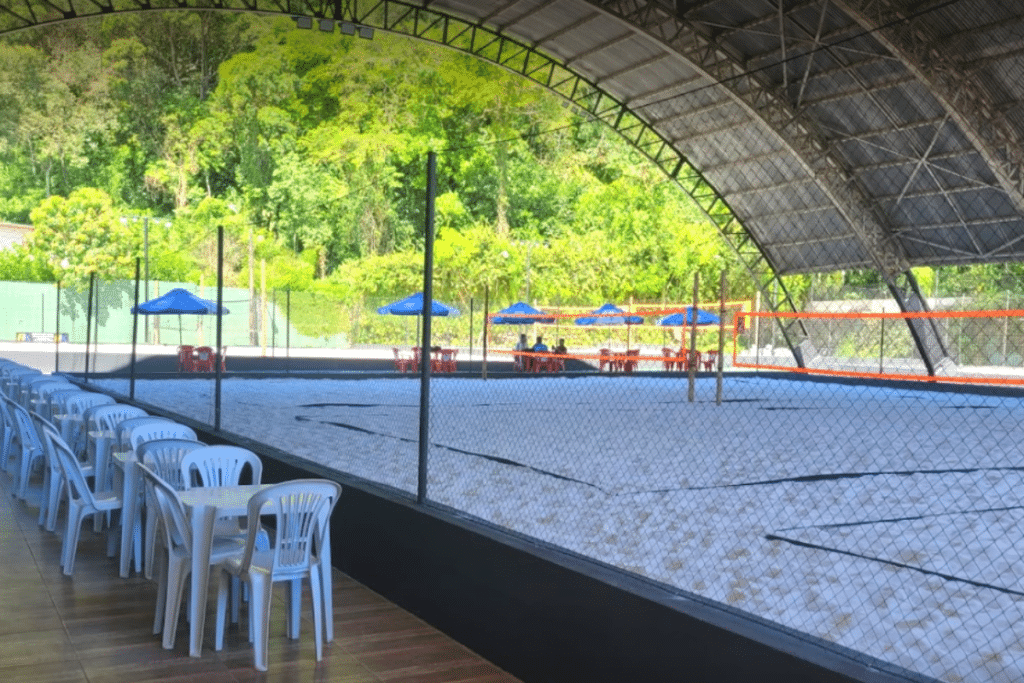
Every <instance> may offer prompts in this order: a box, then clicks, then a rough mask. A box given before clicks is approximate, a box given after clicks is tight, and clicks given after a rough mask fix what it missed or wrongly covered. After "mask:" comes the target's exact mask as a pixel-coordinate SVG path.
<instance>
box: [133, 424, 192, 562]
mask: <svg viewBox="0 0 1024 683" xmlns="http://www.w3.org/2000/svg"><path fill="white" fill-rule="evenodd" d="M205 445H206V444H204V443H202V442H200V441H191V440H189V439H157V440H155V441H147V442H145V443H143V444H140V445H139V448H138V451H137V452H136V455H137V457H138V461H139V462H140V463H142V464H143V465H145V466H146V467H147V468H149V470H150V471H152V472H153V473H154V474H156V476H158V477H160V478H161V479H163V480H164V481H165V482H167V483H168V484H169V485H170V486H171V488H173V489H174V490H176V491H181V490H183V489H184V488H185V486H184V485H183V484H182V481H181V459H182V458H184V457H185V455H187V454H188V453H190V452H191V451H194V450H196V449H197V448H203V447H204V446H205ZM148 493H149V491H148V489H147V496H146V503H145V507H146V531H145V553H146V554H145V560H144V561H143V563H142V566H143V569H144V571H145V576H146V578H147V579H152V578H153V562H154V559H155V556H156V530H157V526H158V522H159V518H160V511H159V509H158V508H157V505H156V501H155V500H154V499H153V498H152V497H151V496H150V495H148ZM136 519H138V513H137V512H136Z"/></svg>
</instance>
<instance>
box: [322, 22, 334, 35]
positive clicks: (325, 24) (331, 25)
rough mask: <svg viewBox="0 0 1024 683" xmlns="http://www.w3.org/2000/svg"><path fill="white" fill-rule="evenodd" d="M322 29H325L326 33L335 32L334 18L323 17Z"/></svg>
mask: <svg viewBox="0 0 1024 683" xmlns="http://www.w3.org/2000/svg"><path fill="white" fill-rule="evenodd" d="M320 30H321V31H323V32H324V33H333V32H334V19H321V20H320Z"/></svg>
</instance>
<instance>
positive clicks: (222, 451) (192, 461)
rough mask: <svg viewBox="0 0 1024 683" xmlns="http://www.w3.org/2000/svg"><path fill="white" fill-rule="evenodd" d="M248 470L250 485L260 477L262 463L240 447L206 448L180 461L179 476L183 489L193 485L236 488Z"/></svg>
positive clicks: (255, 482)
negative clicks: (250, 475) (247, 468)
mask: <svg viewBox="0 0 1024 683" xmlns="http://www.w3.org/2000/svg"><path fill="white" fill-rule="evenodd" d="M247 466H248V467H249V469H250V472H251V474H252V477H251V480H252V483H253V484H259V483H260V479H261V478H262V477H263V461H262V460H260V457H259V456H258V455H256V454H255V453H253V452H252V451H250V450H249V449H247V448H242V447H240V446H226V445H216V446H206V447H205V448H197V449H196V450H194V451H192V452H191V453H189V454H188V455H186V456H185V457H184V458H183V459H182V461H181V477H182V480H183V482H184V484H185V488H186V489H189V488H192V486H195V485H197V484H198V485H199V486H238V485H239V484H241V483H242V473H243V472H244V471H245V468H246V467H247Z"/></svg>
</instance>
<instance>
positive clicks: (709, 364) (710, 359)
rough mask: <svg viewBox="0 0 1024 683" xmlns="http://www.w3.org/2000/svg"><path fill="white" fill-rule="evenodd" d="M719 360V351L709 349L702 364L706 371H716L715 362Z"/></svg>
mask: <svg viewBox="0 0 1024 683" xmlns="http://www.w3.org/2000/svg"><path fill="white" fill-rule="evenodd" d="M716 360H718V351H717V350H715V349H708V350H707V351H705V352H704V360H702V361H701V362H702V363H703V364H704V369H705V370H707V371H711V370H714V369H715V361H716Z"/></svg>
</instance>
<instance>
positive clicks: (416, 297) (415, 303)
mask: <svg viewBox="0 0 1024 683" xmlns="http://www.w3.org/2000/svg"><path fill="white" fill-rule="evenodd" d="M377 312H378V313H380V314H381V315H423V292H416V293H415V294H410V295H409V296H407V297H405V298H404V299H402V300H401V301H394V302H392V303H390V304H388V305H386V306H381V307H380V308H378V309H377ZM430 315H432V316H456V315H459V309H457V308H454V307H452V306H448V305H447V304H443V303H441V302H440V301H433V302H431V305H430Z"/></svg>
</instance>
